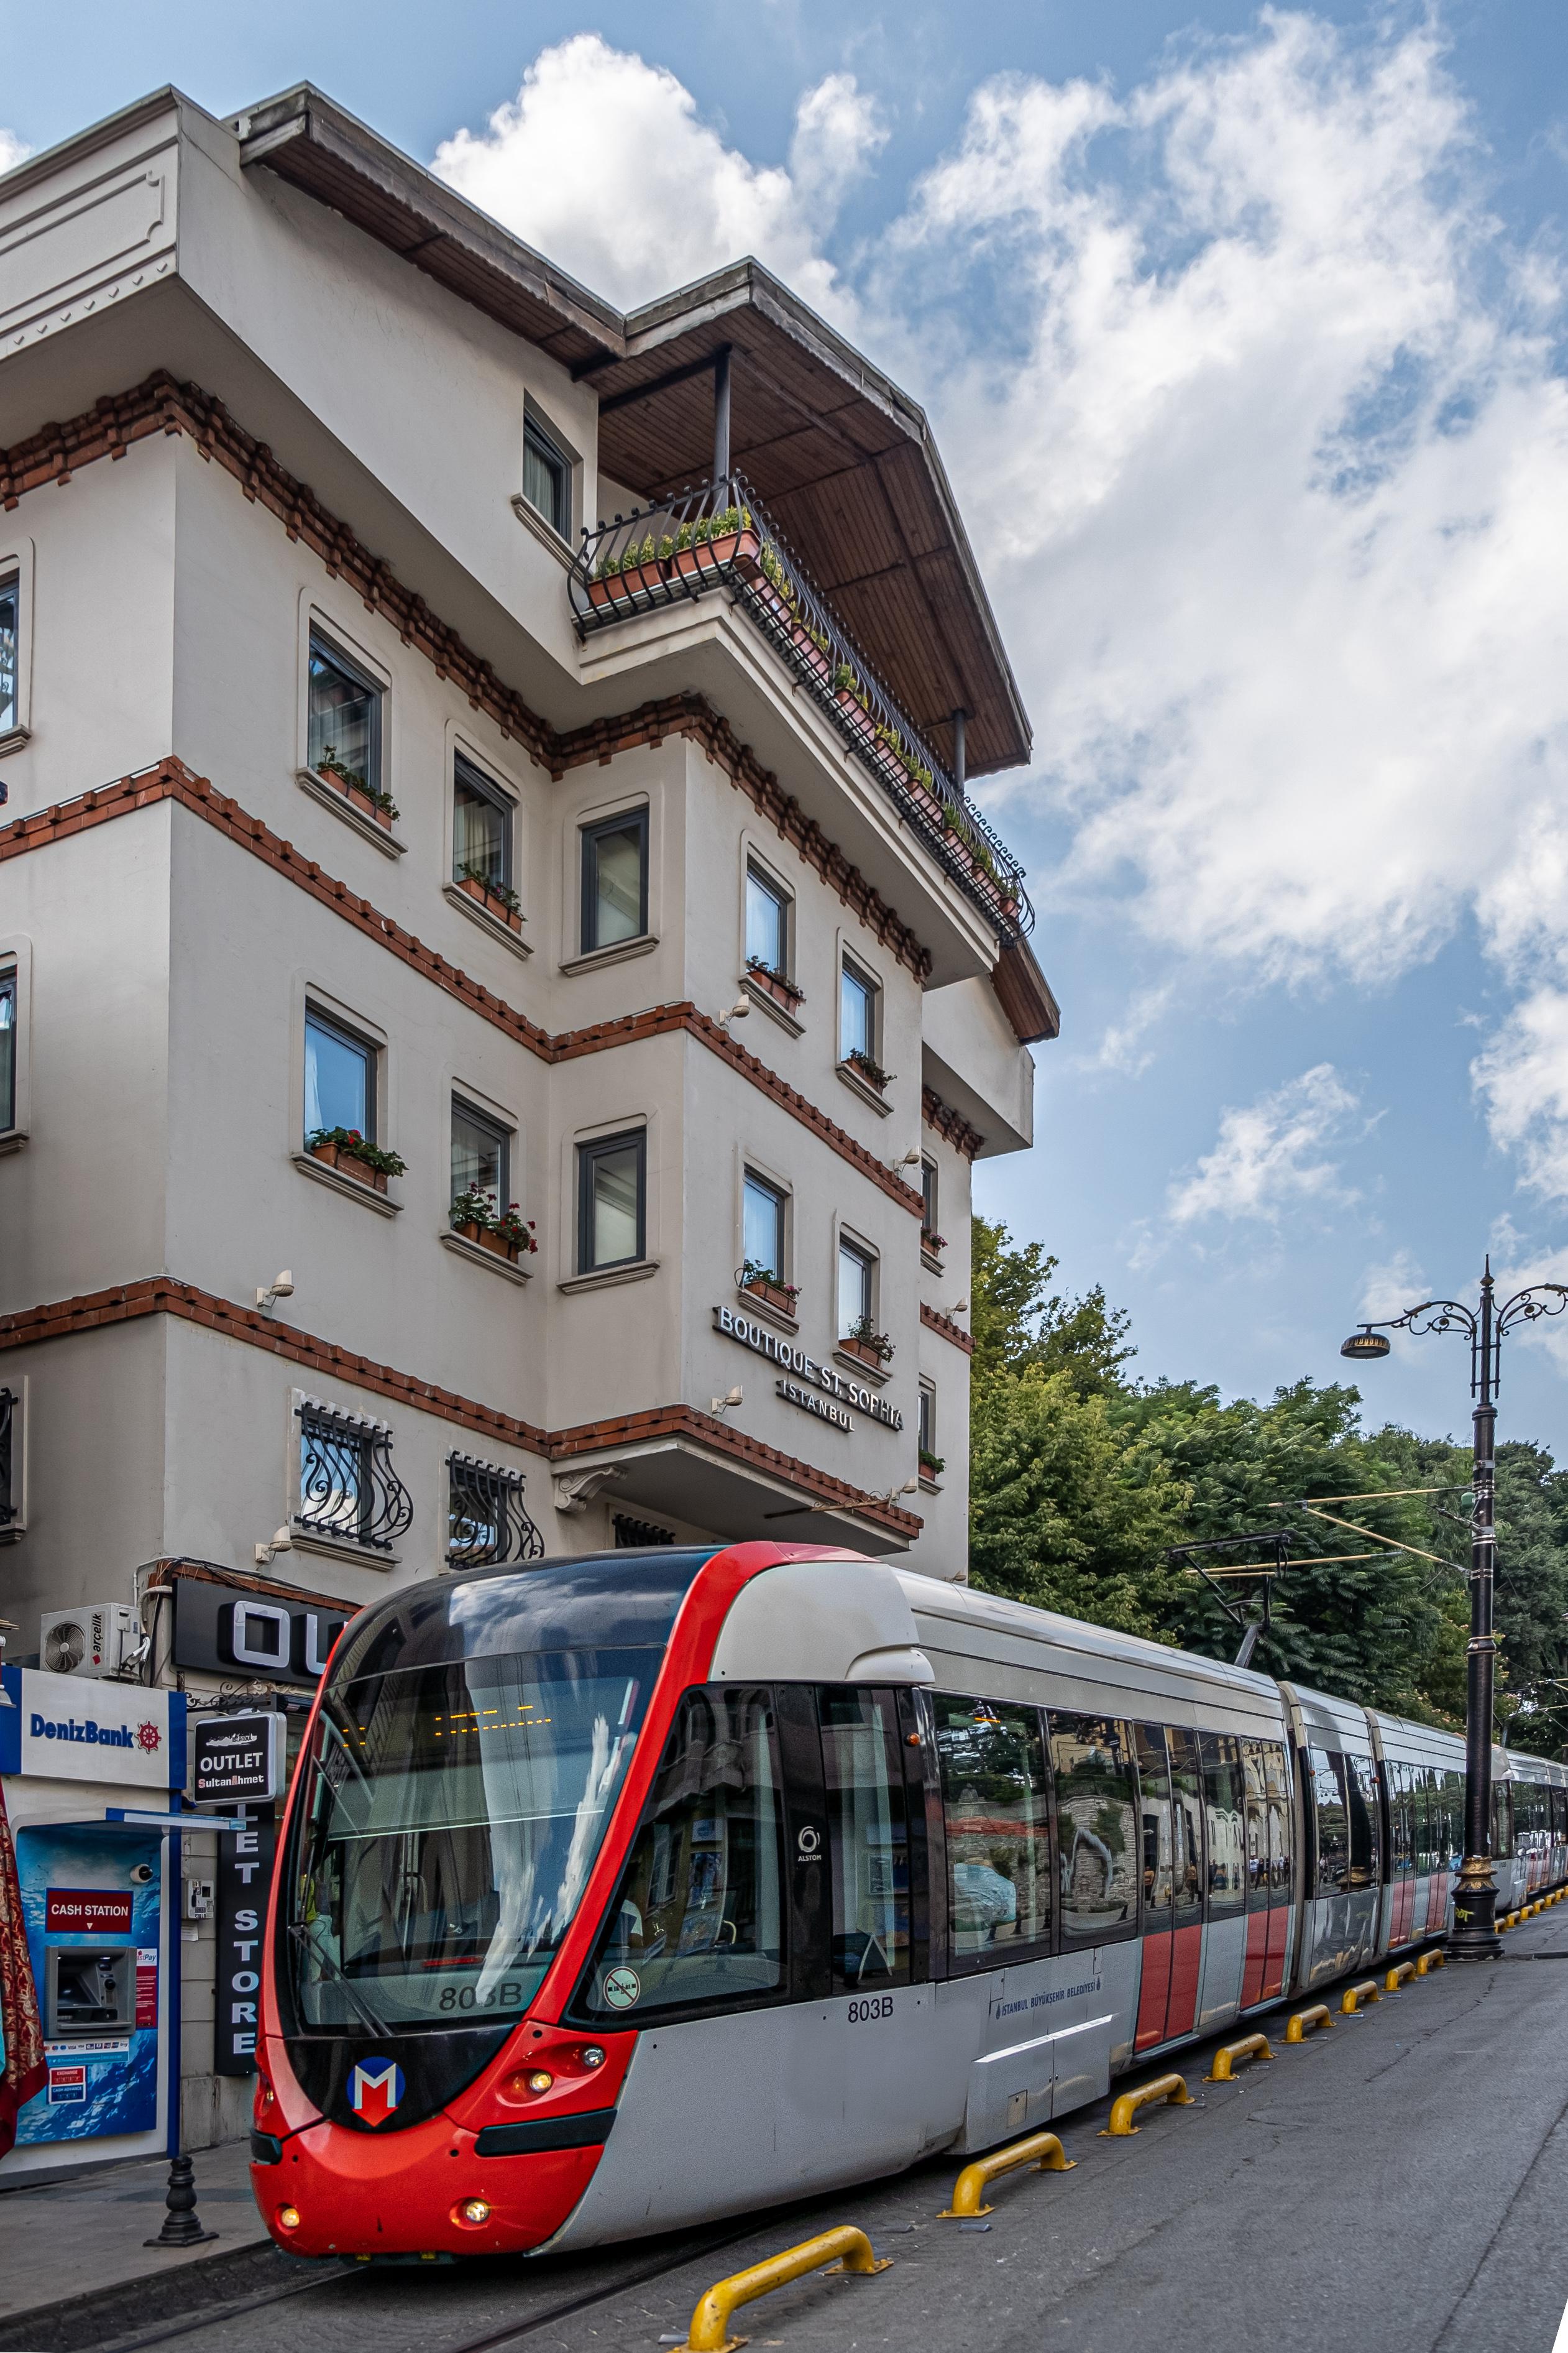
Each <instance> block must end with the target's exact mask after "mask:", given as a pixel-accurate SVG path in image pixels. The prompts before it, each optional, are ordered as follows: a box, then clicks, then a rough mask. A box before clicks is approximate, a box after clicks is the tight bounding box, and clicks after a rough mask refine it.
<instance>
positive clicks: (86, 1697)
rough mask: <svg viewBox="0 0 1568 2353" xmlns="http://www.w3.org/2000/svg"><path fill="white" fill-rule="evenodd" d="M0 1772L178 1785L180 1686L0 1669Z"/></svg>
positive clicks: (181, 1772)
mask: <svg viewBox="0 0 1568 2353" xmlns="http://www.w3.org/2000/svg"><path fill="white" fill-rule="evenodd" d="M5 1697H6V1698H7V1700H9V1701H10V1703H11V1704H10V1705H9V1706H8V1707H0V1773H32V1774H38V1775H40V1776H41V1777H42V1778H45V1779H47V1780H51V1781H112V1782H114V1783H115V1784H116V1785H117V1786H119V1787H125V1788H136V1789H158V1790H167V1789H179V1788H184V1780H185V1698H184V1693H183V1692H167V1691H158V1690H150V1689H148V1688H147V1687H146V1686H145V1685H143V1684H141V1683H98V1682H95V1681H90V1680H89V1679H87V1678H82V1679H80V1680H79V1679H78V1678H77V1677H76V1676H75V1675H51V1674H49V1673H47V1672H45V1670H44V1669H42V1668H40V1667H7V1668H6V1669H5Z"/></svg>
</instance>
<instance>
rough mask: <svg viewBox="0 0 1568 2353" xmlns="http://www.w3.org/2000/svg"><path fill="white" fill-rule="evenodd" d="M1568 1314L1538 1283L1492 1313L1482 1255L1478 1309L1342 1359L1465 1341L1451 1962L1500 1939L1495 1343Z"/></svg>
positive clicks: (1368, 1336)
mask: <svg viewBox="0 0 1568 2353" xmlns="http://www.w3.org/2000/svg"><path fill="white" fill-rule="evenodd" d="M1565 1307H1568V1285H1564V1284H1563V1283H1561V1282H1538V1283H1534V1284H1532V1285H1531V1288H1530V1289H1529V1290H1527V1291H1517V1292H1515V1293H1514V1295H1513V1297H1512V1298H1511V1299H1510V1300H1506V1301H1505V1302H1504V1303H1503V1304H1502V1306H1500V1307H1499V1306H1498V1305H1497V1303H1496V1302H1495V1300H1494V1297H1493V1293H1492V1262H1491V1259H1490V1257H1488V1259H1487V1261H1486V1272H1485V1273H1484V1274H1483V1275H1482V1277H1481V1300H1480V1307H1479V1311H1477V1310H1473V1309H1471V1308H1468V1307H1461V1306H1460V1304H1459V1303H1458V1300H1455V1299H1426V1300H1423V1302H1422V1303H1421V1305H1420V1306H1419V1307H1407V1308H1406V1309H1405V1313H1404V1314H1403V1315H1394V1316H1390V1317H1389V1318H1388V1320H1387V1321H1386V1322H1385V1323H1383V1324H1363V1325H1362V1327H1361V1329H1360V1331H1359V1332H1352V1334H1351V1336H1350V1338H1349V1339H1348V1340H1347V1341H1345V1343H1344V1344H1343V1345H1342V1348H1341V1349H1340V1354H1341V1356H1350V1357H1352V1358H1353V1359H1354V1360H1355V1361H1356V1362H1358V1363H1360V1362H1364V1361H1365V1360H1367V1359H1369V1358H1371V1357H1374V1356H1387V1354H1388V1351H1389V1345H1390V1344H1389V1342H1388V1341H1387V1340H1386V1339H1385V1338H1384V1333H1385V1332H1401V1331H1404V1332H1417V1333H1424V1332H1453V1331H1459V1332H1463V1333H1465V1334H1466V1335H1468V1339H1469V1343H1470V1395H1471V1397H1472V1398H1474V1399H1475V1401H1476V1403H1475V1410H1474V1413H1473V1415H1472V1417H1471V1419H1472V1420H1473V1422H1474V1425H1475V1469H1474V1472H1473V1473H1472V1478H1471V1486H1472V1489H1473V1491H1474V1503H1473V1505H1472V1509H1471V1514H1470V1640H1469V1647H1468V1654H1467V1659H1466V1682H1465V1860H1464V1864H1463V1867H1462V1869H1461V1870H1460V1873H1459V1883H1458V1887H1457V1888H1456V1890H1455V1892H1454V1933H1453V1935H1452V1936H1450V1937H1449V1939H1448V1951H1449V1954H1450V1956H1451V1957H1452V1958H1453V1959H1454V1960H1456V1961H1490V1960H1495V1959H1496V1958H1497V1957H1498V1956H1499V1954H1500V1952H1501V1951H1502V1946H1501V1944H1500V1941H1499V1938H1498V1933H1497V1926H1496V1914H1497V1881H1496V1880H1495V1879H1494V1878H1493V1876H1492V1862H1491V1852H1492V1705H1493V1701H1492V1684H1493V1674H1492V1667H1493V1662H1494V1660H1495V1658H1496V1656H1497V1642H1496V1641H1495V1639H1494V1638H1493V1634H1492V1571H1493V1566H1494V1556H1495V1555H1496V1551H1497V1531H1496V1528H1495V1527H1494V1525H1493V1522H1492V1493H1493V1486H1494V1482H1495V1472H1496V1461H1495V1451H1496V1449H1495V1441H1496V1437H1497V1407H1496V1405H1495V1403H1494V1402H1493V1400H1494V1398H1495V1397H1496V1395H1497V1391H1498V1388H1499V1383H1500V1373H1501V1358H1502V1340H1503V1334H1504V1333H1505V1332H1511V1331H1512V1329H1513V1327H1514V1325H1515V1324H1533V1323H1534V1322H1536V1320H1537V1319H1538V1317H1540V1316H1542V1315H1561V1314H1562V1313H1563V1309H1564V1308H1565Z"/></svg>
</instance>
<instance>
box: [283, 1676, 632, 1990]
mask: <svg viewBox="0 0 1568 2353" xmlns="http://www.w3.org/2000/svg"><path fill="white" fill-rule="evenodd" d="M661 1656H662V1653H661V1652H660V1651H657V1650H642V1649H638V1650H628V1651H552V1652H542V1653H537V1654H535V1655H533V1656H531V1657H524V1658H470V1659H467V1660H463V1661H461V1662H453V1663H452V1664H450V1665H447V1666H437V1667H414V1668H405V1669H402V1670H398V1671H394V1672H388V1673H385V1674H379V1675H370V1676H366V1677H364V1678H363V1679H362V1680H360V1681H357V1682H354V1683H346V1684H344V1685H343V1686H342V1688H341V1689H339V1690H337V1691H329V1692H328V1693H326V1694H324V1695H323V1698H322V1702H321V1715H320V1718H319V1721H318V1726H317V1734H316V1742H315V1748H314V1754H313V1757H312V1759H311V1764H310V1786H309V1788H308V1789H307V1791H306V1796H305V1804H304V1808H303V1811H302V1814H301V1817H300V1831H299V1834H298V1839H297V1842H296V1847H295V1859H294V1862H293V1866H292V1868H291V1870H290V1873H289V1888H288V1903H289V1909H288V1912H287V1914H286V1916H285V1919H284V1924H283V1935H282V1938H281V1948H280V1950H279V1967H280V1969H281V1971H282V1972H283V1974H284V1975H285V1977H286V1978H287V1981H288V1984H289V1988H290V1989H291V1991H292V1995H293V2009H294V2011H295V2015H296V2019H297V2021H298V2028H299V2031H303V2032H305V2033H310V2032H312V2031H316V2032H321V2031H346V2032H350V2033H353V2032H354V2031H359V2032H362V2033H371V2034H385V2033H400V2034H407V2033H417V2032H419V2031H421V2030H439V2029H442V2028H449V2027H453V2026H458V2025H460V2024H464V2023H467V2022H470V2021H475V2022H477V2021H485V2022H487V2023H489V2022H490V2021H501V2020H504V2019H507V2018H510V2017H516V2016H518V2015H520V2014H521V2012H522V2010H525V2009H526V2007H527V2005H528V2003H529V2002H530V2000H531V1999H532V1997H533V1995H534V1993H535V1992H536V1991H537V1989H538V1988H539V1984H540V1981H541V1979H542V1977H543V1975H544V1972H545V1970H546V1968H548V1967H549V1964H550V1959H551V1956H552V1954H553V1952H554V1951H555V1949H556V1947H557V1946H558V1945H559V1944H560V1942H561V1939H562V1936H563V1935H564V1933H565V1930H566V1926H567V1924H568V1922H569V1921H570V1920H571V1918H572V1915H573V1914H574V1912H575V1910H576V1908H577V1905H578V1904H579V1902H580V1901H581V1899H582V1894H583V1890H584V1885H585V1884H586V1882H587V1878H588V1873H589V1871H590V1869H591V1868H592V1866H593V1862H594V1858H595V1855H596V1854H597V1852H598V1850H599V1845H600V1841H601V1840H602V1839H603V1837H604V1833H605V1824H606V1822H607V1820H608V1819H609V1813H610V1808H611V1806H612V1805H613V1804H614V1802H615V1798H616V1792H617V1790H618V1789H619V1788H620V1786H621V1782H622V1780H623V1778H624V1777H625V1774H626V1766H627V1762H628V1759H629V1758H630V1756H631V1752H632V1747H633V1744H634V1743H635V1741H636V1738H637V1729H638V1726H639V1725H640V1723H641V1720H642V1712H643V1708H644V1706H645V1704H646V1702H647V1694H648V1692H649V1690H650V1689H651V1687H652V1683H653V1679H654V1676H655V1674H656V1672H658V1663H659V1660H660V1657H661Z"/></svg>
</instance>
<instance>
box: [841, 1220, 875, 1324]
mask: <svg viewBox="0 0 1568 2353" xmlns="http://www.w3.org/2000/svg"><path fill="white" fill-rule="evenodd" d="M876 1270H877V1261H876V1260H875V1259H874V1258H873V1257H872V1256H871V1253H870V1251H869V1250H862V1249H861V1248H860V1246H859V1244H858V1242H852V1241H847V1240H840V1241H839V1244H838V1336H839V1338H840V1339H841V1340H844V1339H848V1338H851V1337H854V1338H861V1337H863V1336H864V1335H866V1334H867V1333H868V1332H869V1331H870V1330H871V1329H872V1325H873V1307H874V1295H873V1294H874V1284H875V1277H876Z"/></svg>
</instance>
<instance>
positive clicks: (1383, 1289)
mask: <svg viewBox="0 0 1568 2353" xmlns="http://www.w3.org/2000/svg"><path fill="white" fill-rule="evenodd" d="M1430 1297H1431V1291H1430V1288H1429V1286H1428V1284H1427V1282H1426V1276H1425V1275H1424V1274H1423V1273H1422V1271H1421V1267H1420V1263H1419V1261H1418V1260H1417V1259H1416V1256H1415V1251H1414V1250H1395V1251H1394V1256H1393V1257H1392V1258H1391V1259H1386V1260H1384V1262H1383V1264H1382V1265H1381V1266H1369V1267H1368V1268H1367V1271H1366V1273H1365V1275H1364V1276H1363V1280H1362V1288H1361V1312H1362V1315H1363V1319H1364V1320H1365V1321H1367V1322H1369V1323H1374V1324H1375V1323H1384V1322H1386V1320H1387V1319H1388V1318H1389V1317H1390V1316H1392V1315H1402V1314H1404V1313H1405V1309H1406V1308H1407V1307H1415V1306H1416V1305H1418V1304H1419V1303H1420V1302H1421V1301H1422V1300H1424V1299H1429V1298H1430Z"/></svg>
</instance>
